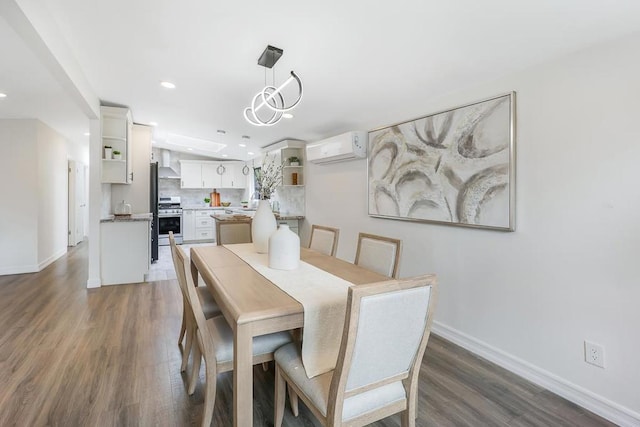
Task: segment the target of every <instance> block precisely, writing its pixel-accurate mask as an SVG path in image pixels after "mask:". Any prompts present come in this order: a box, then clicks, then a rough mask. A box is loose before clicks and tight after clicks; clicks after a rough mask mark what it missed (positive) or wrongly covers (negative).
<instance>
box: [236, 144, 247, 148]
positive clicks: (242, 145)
mask: <svg viewBox="0 0 640 427" xmlns="http://www.w3.org/2000/svg"><path fill="white" fill-rule="evenodd" d="M238 146H239V147H246V146H247V144H238Z"/></svg>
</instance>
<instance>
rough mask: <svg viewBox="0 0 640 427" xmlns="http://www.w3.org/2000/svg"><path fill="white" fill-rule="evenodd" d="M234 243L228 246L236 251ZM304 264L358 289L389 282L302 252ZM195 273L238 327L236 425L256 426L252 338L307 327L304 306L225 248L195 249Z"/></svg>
mask: <svg viewBox="0 0 640 427" xmlns="http://www.w3.org/2000/svg"><path fill="white" fill-rule="evenodd" d="M232 246H233V245H229V247H232ZM300 261H301V262H304V263H307V264H310V265H312V266H314V267H316V268H318V269H321V270H323V271H325V272H327V273H329V274H331V275H334V276H337V277H338V278H340V279H343V280H346V281H347V282H350V283H351V284H353V285H362V284H366V283H372V282H380V281H385V280H390V278H389V277H386V276H384V275H381V274H379V273H376V272H373V271H370V270H367V269H365V268H362V267H359V266H357V265H355V264H352V263H350V262H347V261H344V260H341V259H338V258H335V257H332V256H329V255H325V254H322V253H320V252H316V251H313V250H311V249H306V248H300ZM191 272H192V275H193V278H194V282H195V283H196V285H197V284H198V274H199V275H200V276H201V277H202V280H203V281H204V283H205V284H206V286H207V288H208V289H209V291H210V292H211V294H212V295H213V297H214V299H215V300H216V302H217V304H218V305H219V307H220V310H221V312H222V315H223V316H224V317H225V319H226V320H227V322H228V323H229V326H230V327H231V328H232V329H233V334H234V345H233V355H234V359H233V425H234V426H236V427H240V426H241V427H251V426H253V349H252V342H253V338H254V337H256V336H260V335H265V334H269V333H273V332H279V331H289V330H295V329H298V328H302V327H303V325H304V307H303V304H301V303H300V302H299V301H297V300H296V299H294V298H293V297H291V296H290V295H289V294H287V293H286V292H285V291H283V290H282V289H280V287H278V286H277V285H276V284H274V283H272V282H271V281H270V280H268V279H267V278H266V277H265V276H263V275H262V274H260V273H259V272H258V271H256V270H255V269H254V268H253V267H252V266H251V265H249V264H248V263H247V262H245V261H244V260H243V259H241V258H240V257H239V256H237V255H236V254H235V253H234V252H232V251H231V250H230V249H229V248H227V247H226V246H198V247H192V248H191Z"/></svg>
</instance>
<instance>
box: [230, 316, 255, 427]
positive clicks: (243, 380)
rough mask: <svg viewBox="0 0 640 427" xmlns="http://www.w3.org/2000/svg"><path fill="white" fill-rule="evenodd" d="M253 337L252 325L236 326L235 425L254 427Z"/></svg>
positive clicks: (234, 350)
mask: <svg viewBox="0 0 640 427" xmlns="http://www.w3.org/2000/svg"><path fill="white" fill-rule="evenodd" d="M252 340H253V337H252V334H251V325H236V330H235V340H234V343H233V357H234V359H233V425H234V427H252V426H253V342H252Z"/></svg>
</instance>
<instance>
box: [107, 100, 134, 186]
mask: <svg viewBox="0 0 640 427" xmlns="http://www.w3.org/2000/svg"><path fill="white" fill-rule="evenodd" d="M100 124H101V132H100V134H101V137H102V147H103V151H102V154H103V155H102V182H105V183H111V184H130V183H131V182H132V181H133V158H132V155H131V154H132V143H131V135H132V128H133V120H132V117H131V110H129V109H128V108H120V107H100Z"/></svg>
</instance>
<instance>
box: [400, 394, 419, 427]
mask: <svg viewBox="0 0 640 427" xmlns="http://www.w3.org/2000/svg"><path fill="white" fill-rule="evenodd" d="M417 415H418V413H417V411H416V399H415V395H414V396H411V395H409V396H407V409H405V410H404V411H402V415H401V416H400V425H401V426H402V427H415V425H416V417H417Z"/></svg>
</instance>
